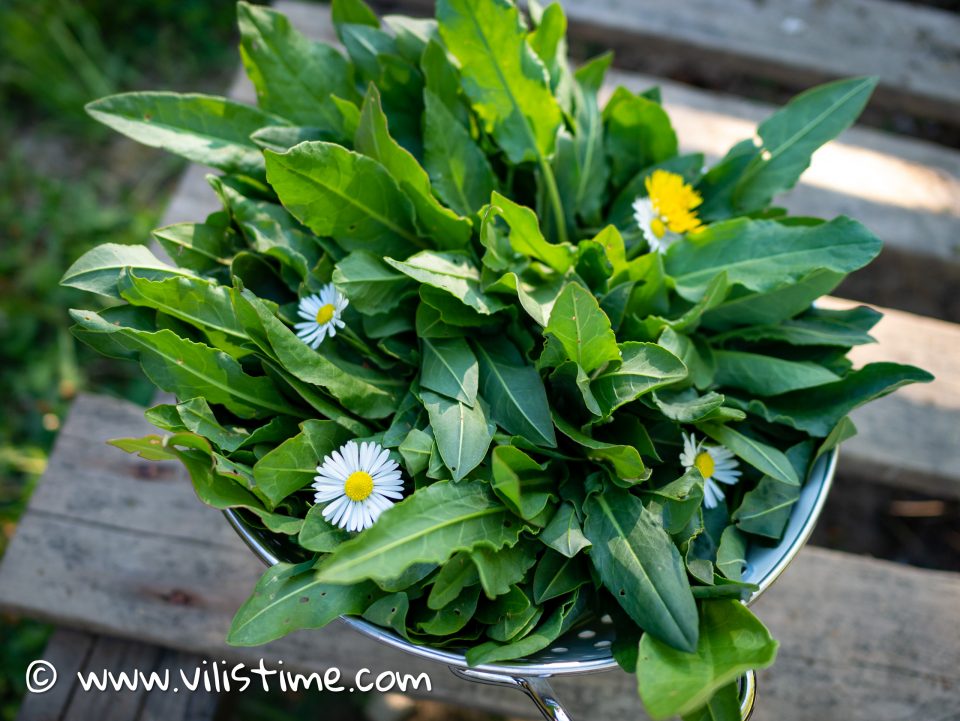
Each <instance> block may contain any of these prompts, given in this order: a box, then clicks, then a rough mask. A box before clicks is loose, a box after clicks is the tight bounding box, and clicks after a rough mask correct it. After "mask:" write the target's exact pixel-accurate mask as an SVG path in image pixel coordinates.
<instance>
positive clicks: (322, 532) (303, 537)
mask: <svg viewBox="0 0 960 721" xmlns="http://www.w3.org/2000/svg"><path fill="white" fill-rule="evenodd" d="M325 507H326V504H317V505H315V506H310V510H309V511H307V515H306V517H305V518H304V519H303V526H301V528H300V534H299V535H298V536H297V543H298V544H299V545H300V546H302V547H303V548H305V549H307V550H308V551H314V552H315V553H330V552H332V551H334V550H336V548H337V546H339V545H340V544H341V543H343V542H344V541H346V540H347V539H349V538H350V534H349V533H347V532H346V531H344V530H343V529H342V528H339V527H338V526H334V525H333V524H332V523H330V521H328V520H327V519H326V518H324V517H323V509H324V508H325Z"/></svg>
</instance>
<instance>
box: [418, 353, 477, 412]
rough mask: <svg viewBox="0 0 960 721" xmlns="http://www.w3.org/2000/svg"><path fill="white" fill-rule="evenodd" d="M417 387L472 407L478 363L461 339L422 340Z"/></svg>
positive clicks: (475, 394) (475, 396)
mask: <svg viewBox="0 0 960 721" xmlns="http://www.w3.org/2000/svg"><path fill="white" fill-rule="evenodd" d="M420 348H421V354H422V358H423V360H422V361H421V363H422V366H421V368H420V386H421V387H423V388H429V389H430V390H432V391H436V392H437V393H441V394H443V395H445V396H447V397H448V398H452V399H453V400H457V401H462V402H463V403H466V404H467V405H468V406H472V405H473V404H474V403H476V400H477V388H478V385H479V378H480V375H479V369H478V366H477V359H476V357H475V356H474V355H473V351H471V350H470V346H469V345H467V342H466V341H465V340H464V339H463V338H448V339H443V338H434V339H431V338H422V339H421V340H420Z"/></svg>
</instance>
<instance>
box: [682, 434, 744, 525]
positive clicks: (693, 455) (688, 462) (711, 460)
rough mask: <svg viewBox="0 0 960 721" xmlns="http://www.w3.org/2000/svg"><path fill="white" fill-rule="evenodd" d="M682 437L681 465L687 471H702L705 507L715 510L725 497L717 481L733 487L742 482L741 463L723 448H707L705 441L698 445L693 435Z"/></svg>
mask: <svg viewBox="0 0 960 721" xmlns="http://www.w3.org/2000/svg"><path fill="white" fill-rule="evenodd" d="M681 435H682V436H683V452H682V453H681V454H680V463H682V464H683V467H684V468H686V469H687V470H690V469H691V468H696V469H697V470H698V471H700V475H701V476H703V505H704V506H706V507H707V508H715V507H716V506H717V504H718V503H720V501H721V500H723V497H724V496H723V491H722V490H721V489H720V486H718V485H717V481H719V482H720V483H726V484H727V485H733V484H734V483H736V482H737V481H738V480H740V475H741V474H742V471H740V470H739V467H740V462H739V461H737V459H736V458H735V457H734V455H733V453H732V452H731V451H730V450H728V449H726V448H724V447H723V446H707V445H705V441H704V440H701V441H700V442H699V443H698V442H697V440H696V438H694V436H693V434H692V433H683V434H681Z"/></svg>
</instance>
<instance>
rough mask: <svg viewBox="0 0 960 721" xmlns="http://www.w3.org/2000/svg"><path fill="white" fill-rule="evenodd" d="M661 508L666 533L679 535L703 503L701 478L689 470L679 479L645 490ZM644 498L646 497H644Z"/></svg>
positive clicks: (692, 470) (694, 471)
mask: <svg viewBox="0 0 960 721" xmlns="http://www.w3.org/2000/svg"><path fill="white" fill-rule="evenodd" d="M645 494H649V496H652V497H653V499H654V500H656V501H657V502H658V503H660V504H661V505H662V507H663V527H664V528H665V529H666V531H667V533H669V534H671V535H676V534H678V533H681V532H682V531H683V530H684V529H685V528H686V527H687V525H688V524H689V523H690V522H691V521H692V520H693V517H694V515H695V514H696V513H697V511H698V510H700V507H701V505H702V503H703V476H701V475H700V471H698V470H697V469H696V468H691V469H690V470H689V471H687V472H686V473H684V474H683V475H682V476H680V478H678V479H676V480H675V481H671V482H670V483H667V484H666V485H664V486H660V487H659V488H655V489H649V490H648V489H645ZM643 497H644V498H646V497H647V496H646V495H644V496H643Z"/></svg>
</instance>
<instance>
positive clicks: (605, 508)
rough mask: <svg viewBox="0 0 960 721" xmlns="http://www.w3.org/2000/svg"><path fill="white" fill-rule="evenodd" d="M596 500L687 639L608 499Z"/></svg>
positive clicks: (658, 599) (600, 498)
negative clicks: (618, 520)
mask: <svg viewBox="0 0 960 721" xmlns="http://www.w3.org/2000/svg"><path fill="white" fill-rule="evenodd" d="M596 500H597V504H598V505H599V506H600V507H601V510H602V511H603V514H604V515H605V516H606V517H607V519H608V520H609V521H610V523H611V524H612V525H613V527H614V530H615V531H616V532H617V534H618V535H619V536H620V538H622V539H624V541H626V546H627V548H628V549H630V555H631V556H633V559H634V561H635V562H636V564H637V566H638V567H639V568H640V571H641V573H642V574H643V577H644V578H645V579H646V581H647V583H648V584H649V586H650V588H651V589H653V591H654V594H655V595H656V597H657V601H658V602H659V603H660V605H661V606H662V607H663V609H664V610H665V611H666V612H667V615H668V616H669V617H670V619H671V620H672V621H673V623H674V625H675V626H676V627H677V630H678V631H680V635H681V636H684V637H686V634H685V633H683V625H682V624H681V623H680V622H679V620H678V619H677V618H676V617H675V616H674V615H673V610H672V609H671V608H670V606H669V604H667V602H666V601H664V599H663V596H661V595H660V589H658V588H657V585H656V584H655V583H654V582H653V580H652V579H651V578H650V575H649V574H648V573H647V569H646V567H645V566H644V565H643V563H642V562H641V561H640V557H639V556H638V555H637V553H636V551H635V550H634V548H633V544H632V543H631V542H630V535H629V534H628V533H626V532H625V531H624V529H623V528H622V527H621V526H620V524H619V523H618V522H617V519H616V517H615V516H614V514H613V509H612V508H610V504H608V503H607V499H606V498H604V497H603V496H602V495H598V496H597V498H596ZM641 513H642V511H641Z"/></svg>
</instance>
